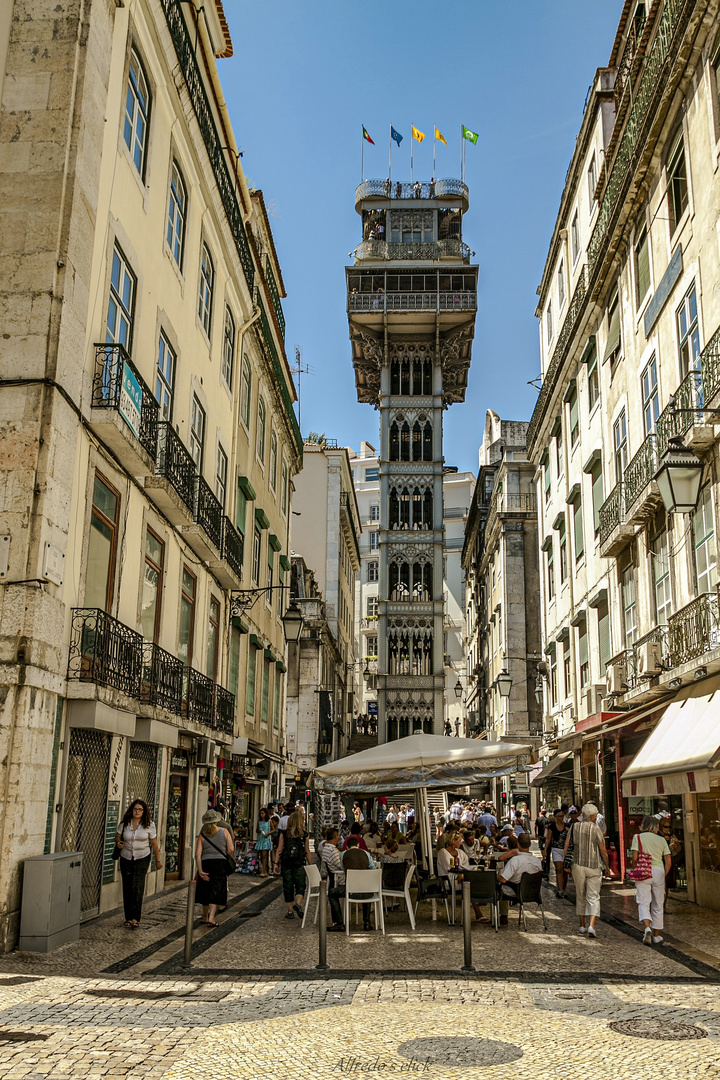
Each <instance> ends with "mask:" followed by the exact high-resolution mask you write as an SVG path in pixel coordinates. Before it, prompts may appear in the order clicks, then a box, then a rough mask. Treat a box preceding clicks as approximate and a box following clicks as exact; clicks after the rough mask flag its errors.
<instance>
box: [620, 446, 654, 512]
mask: <svg viewBox="0 0 720 1080" xmlns="http://www.w3.org/2000/svg"><path fill="white" fill-rule="evenodd" d="M657 467H658V458H657V436H656V435H648V436H647V438H646V439H644V440H643V442H642V444H641V446H640V449H639V450H638V452H637V454H635V456H634V457H633V458H632V459H631V460H630V462H629V463H628V466H627V468H626V469H625V472H624V474H623V483H624V484H625V506H626V507H631V506H632V505H633V504H634V503H635V501H636V500H637V499H639V498H640V496H641V495H642V493H643V491H645V489H646V488H647V486H648V485H649V484H650V483H651V482H652V479H653V477H654V476H655V473H656V472H657Z"/></svg>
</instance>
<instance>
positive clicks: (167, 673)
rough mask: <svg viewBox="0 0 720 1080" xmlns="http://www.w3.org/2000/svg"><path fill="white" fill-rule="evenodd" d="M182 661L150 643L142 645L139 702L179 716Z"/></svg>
mask: <svg viewBox="0 0 720 1080" xmlns="http://www.w3.org/2000/svg"><path fill="white" fill-rule="evenodd" d="M183 670H184V669H183V665H182V661H180V660H178V659H177V658H176V657H174V656H172V655H171V654H170V653H169V652H166V651H165V649H161V648H160V646H159V645H156V644H155V643H154V642H152V641H143V643H142V682H141V686H140V700H141V701H144V702H146V703H147V704H148V705H156V706H158V707H159V708H161V709H167V711H168V712H171V713H175V714H177V715H179V714H180V711H181V709H182V692H183Z"/></svg>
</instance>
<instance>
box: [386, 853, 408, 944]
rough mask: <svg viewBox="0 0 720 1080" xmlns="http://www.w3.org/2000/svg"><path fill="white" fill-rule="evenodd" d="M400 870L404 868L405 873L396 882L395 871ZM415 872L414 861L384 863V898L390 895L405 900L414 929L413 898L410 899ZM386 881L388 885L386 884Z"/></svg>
mask: <svg viewBox="0 0 720 1080" xmlns="http://www.w3.org/2000/svg"><path fill="white" fill-rule="evenodd" d="M406 868H407V869H406ZM398 870H403V871H404V873H403V875H402V876H401V877H400V881H398V883H397V884H396V883H395V881H394V880H393V878H394V877H395V873H396V872H397V871H398ZM391 872H395V873H391ZM414 873H415V865H414V863H413V862H412V861H405V862H402V863H400V865H399V866H398V865H397V864H395V865H394V866H393V865H392V864H388V863H385V864H384V865H383V886H382V897H383V900H386V899H387V898H388V897H396V896H397V897H399V898H400V899H401V900H404V901H405V905H406V907H407V910H408V915H409V916H410V926H411V927H412V929H413V930H414V929H415V914H414V912H413V904H412V900H411V899H410V881H411V878H412V876H413V874H414ZM396 880H397V878H396ZM386 881H387V885H386V884H385V882H386Z"/></svg>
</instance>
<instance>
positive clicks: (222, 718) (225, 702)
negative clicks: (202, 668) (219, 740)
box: [213, 683, 235, 735]
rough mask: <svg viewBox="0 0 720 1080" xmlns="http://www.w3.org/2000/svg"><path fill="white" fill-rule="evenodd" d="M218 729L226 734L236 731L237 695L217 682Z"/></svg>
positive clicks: (216, 713)
mask: <svg viewBox="0 0 720 1080" xmlns="http://www.w3.org/2000/svg"><path fill="white" fill-rule="evenodd" d="M213 726H214V727H215V728H216V730H217V731H222V732H224V733H225V734H226V735H233V734H234V732H235V695H234V694H231V693H230V691H229V690H225V689H224V688H223V687H222V686H218V685H217V683H216V684H215V723H214V725H213Z"/></svg>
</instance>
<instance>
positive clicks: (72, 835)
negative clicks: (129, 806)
mask: <svg viewBox="0 0 720 1080" xmlns="http://www.w3.org/2000/svg"><path fill="white" fill-rule="evenodd" d="M109 771H110V736H109V735H105V734H104V733H103V732H101V731H91V730H89V729H87V730H86V729H85V728H71V729H70V747H69V750H68V763H67V781H66V784H65V807H64V814H63V829H62V850H63V851H81V852H82V853H83V861H82V884H81V889H80V893H81V897H80V911H81V912H82V913H83V914H88V915H90V914H94V913H95V912H96V911H97V910H98V909H99V907H100V875H101V872H102V860H103V842H104V836H105V815H106V812H107V793H108V774H109Z"/></svg>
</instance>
